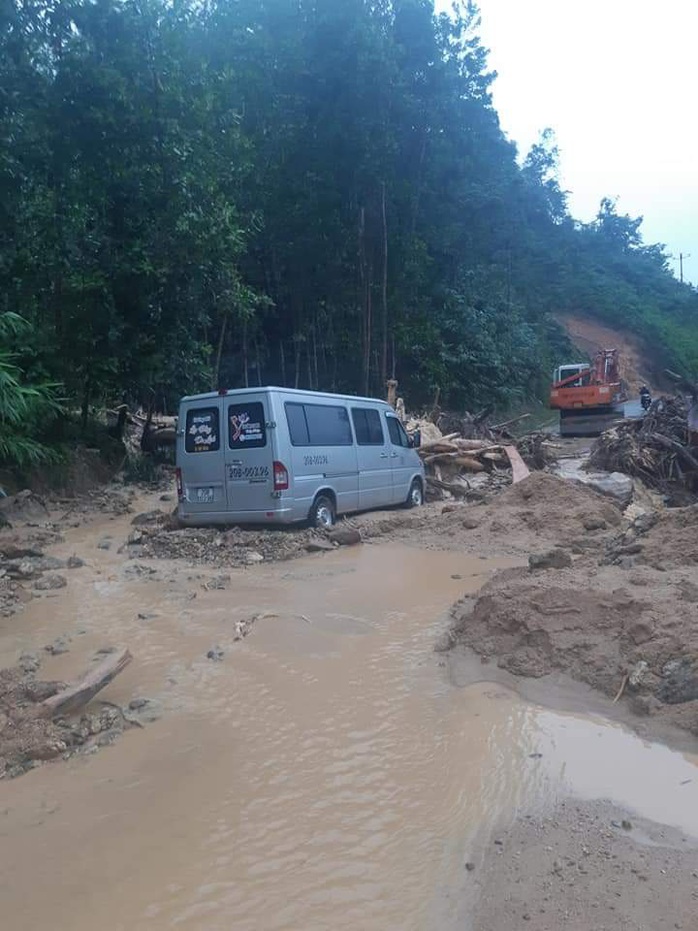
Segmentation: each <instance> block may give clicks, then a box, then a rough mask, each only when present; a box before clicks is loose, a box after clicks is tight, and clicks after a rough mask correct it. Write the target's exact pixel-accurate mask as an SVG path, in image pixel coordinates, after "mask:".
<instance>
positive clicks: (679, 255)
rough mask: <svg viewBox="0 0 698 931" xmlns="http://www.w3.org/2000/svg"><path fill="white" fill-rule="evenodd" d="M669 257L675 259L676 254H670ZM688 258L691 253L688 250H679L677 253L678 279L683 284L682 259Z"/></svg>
mask: <svg viewBox="0 0 698 931" xmlns="http://www.w3.org/2000/svg"><path fill="white" fill-rule="evenodd" d="M669 258H670V259H673V260H674V261H676V259H677V256H675V255H670V256H669ZM690 258H691V253H690V252H679V254H678V261H679V281H680V282H681V284H683V260H684V259H690Z"/></svg>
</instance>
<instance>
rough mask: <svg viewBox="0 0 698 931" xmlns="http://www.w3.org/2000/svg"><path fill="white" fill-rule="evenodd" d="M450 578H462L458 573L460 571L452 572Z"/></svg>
mask: <svg viewBox="0 0 698 931" xmlns="http://www.w3.org/2000/svg"><path fill="white" fill-rule="evenodd" d="M451 578H452V579H462V578H463V576H462V575H461V574H460V572H454V573H453V575H452V576H451Z"/></svg>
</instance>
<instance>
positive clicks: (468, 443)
mask: <svg viewBox="0 0 698 931" xmlns="http://www.w3.org/2000/svg"><path fill="white" fill-rule="evenodd" d="M454 443H455V444H456V446H458V447H459V448H460V449H467V450H472V451H473V452H474V451H475V450H478V449H487V447H488V446H491V443H490V442H489V440H466V439H462V438H461V439H456V440H454Z"/></svg>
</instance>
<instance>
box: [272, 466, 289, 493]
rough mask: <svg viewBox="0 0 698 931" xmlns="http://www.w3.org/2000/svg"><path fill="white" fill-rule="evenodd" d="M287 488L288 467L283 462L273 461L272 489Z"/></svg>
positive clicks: (280, 489)
mask: <svg viewBox="0 0 698 931" xmlns="http://www.w3.org/2000/svg"><path fill="white" fill-rule="evenodd" d="M287 488H288V469H287V468H286V466H285V465H284V464H283V462H275V463H274V491H286V489H287Z"/></svg>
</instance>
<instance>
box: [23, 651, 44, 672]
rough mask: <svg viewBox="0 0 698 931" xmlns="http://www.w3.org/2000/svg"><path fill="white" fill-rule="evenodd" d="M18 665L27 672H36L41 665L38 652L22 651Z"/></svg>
mask: <svg viewBox="0 0 698 931" xmlns="http://www.w3.org/2000/svg"><path fill="white" fill-rule="evenodd" d="M17 665H18V666H19V668H20V669H21V670H22V672H25V673H32V672H36V671H37V670H38V668H39V666H41V660H40V659H39V657H38V656H37V655H36V653H21V654H20V657H19V659H18V661H17Z"/></svg>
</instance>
